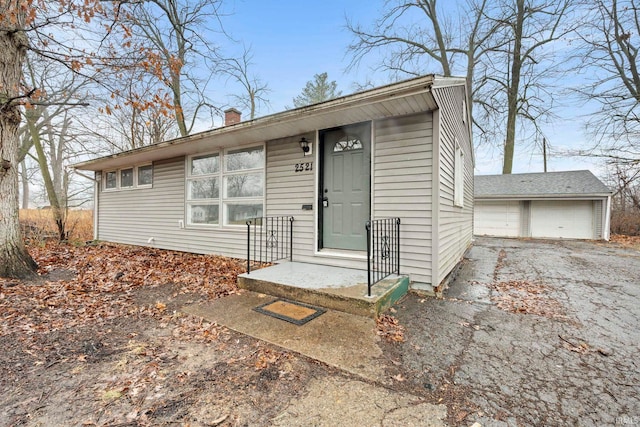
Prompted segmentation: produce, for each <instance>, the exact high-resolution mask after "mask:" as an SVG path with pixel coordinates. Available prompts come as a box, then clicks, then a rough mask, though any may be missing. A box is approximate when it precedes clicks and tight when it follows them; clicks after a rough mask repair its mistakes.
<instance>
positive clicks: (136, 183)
mask: <svg viewBox="0 0 640 427" xmlns="http://www.w3.org/2000/svg"><path fill="white" fill-rule="evenodd" d="M145 166H151V184H140V183H139V182H138V169H140V168H142V167H145ZM135 169H136V170H135V174H134V180H135V185H136V188H153V181H154V180H155V168H154V167H153V163H142V164H139V165H136V168H135Z"/></svg>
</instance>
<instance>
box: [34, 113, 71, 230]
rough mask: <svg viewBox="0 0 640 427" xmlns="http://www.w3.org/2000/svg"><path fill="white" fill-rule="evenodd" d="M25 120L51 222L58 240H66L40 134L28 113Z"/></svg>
mask: <svg viewBox="0 0 640 427" xmlns="http://www.w3.org/2000/svg"><path fill="white" fill-rule="evenodd" d="M26 118H27V126H28V127H29V132H30V134H31V140H32V141H33V146H34V147H35V149H36V153H38V165H39V166H40V173H41V174H42V181H43V182H44V187H45V189H46V191H47V198H48V199H49V204H50V205H51V213H52V214H53V220H54V222H55V223H56V227H57V229H58V238H59V240H61V241H62V240H65V239H66V230H65V221H64V216H63V211H62V207H61V206H60V200H59V199H58V194H57V193H56V190H55V185H54V181H53V179H52V178H51V173H50V172H49V165H48V164H47V157H46V155H45V154H44V149H43V147H42V140H41V139H40V133H39V132H38V129H37V128H36V125H35V122H34V121H33V118H32V117H31V115H30V114H29V112H28V111H27V114H26Z"/></svg>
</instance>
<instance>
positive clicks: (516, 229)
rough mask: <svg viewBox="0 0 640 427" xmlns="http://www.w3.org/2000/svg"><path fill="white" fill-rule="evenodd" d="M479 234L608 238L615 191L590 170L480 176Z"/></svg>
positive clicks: (477, 179) (476, 219)
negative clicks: (612, 191) (612, 192)
mask: <svg viewBox="0 0 640 427" xmlns="http://www.w3.org/2000/svg"><path fill="white" fill-rule="evenodd" d="M474 194H475V206H474V211H475V212H474V227H473V231H474V234H475V235H479V236H498V237H534V238H551V239H558V238H560V239H598V240H609V216H610V206H611V191H610V190H609V189H608V188H607V187H606V186H605V185H604V184H603V183H602V182H601V181H600V180H599V179H598V178H596V177H595V176H594V175H593V174H592V173H591V172H590V171H587V170H584V171H569V172H547V173H527V174H511V175H480V176H476V177H475V193H474Z"/></svg>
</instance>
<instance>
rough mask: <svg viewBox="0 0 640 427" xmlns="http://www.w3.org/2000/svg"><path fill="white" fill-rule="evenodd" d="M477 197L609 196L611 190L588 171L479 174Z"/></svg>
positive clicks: (475, 185) (475, 183)
mask: <svg viewBox="0 0 640 427" xmlns="http://www.w3.org/2000/svg"><path fill="white" fill-rule="evenodd" d="M474 188H475V190H474V195H475V198H476V199H483V198H484V199H489V198H510V199H516V198H526V197H529V198H543V197H585V196H608V195H610V194H611V190H609V188H607V186H605V185H604V184H603V183H602V182H601V181H600V180H599V179H598V178H596V177H595V175H593V174H592V173H591V171H588V170H581V171H565V172H545V173H521V174H509V175H476V176H475V181H474Z"/></svg>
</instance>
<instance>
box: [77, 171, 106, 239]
mask: <svg viewBox="0 0 640 427" xmlns="http://www.w3.org/2000/svg"><path fill="white" fill-rule="evenodd" d="M73 173H75V174H77V175H80V176H81V177H83V178H87V179H90V180H91V181H93V240H98V201H99V199H100V179H99V178H100V177H101V176H102V175H101V172H94V174H96V176H97V178H96V177H94V178H92V177H90V176H89V175H85V174H83V173H82V172H78V170H77V169H73Z"/></svg>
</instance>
